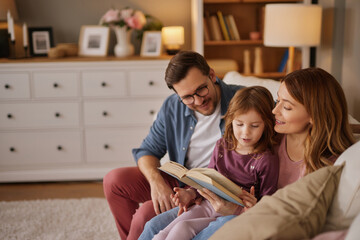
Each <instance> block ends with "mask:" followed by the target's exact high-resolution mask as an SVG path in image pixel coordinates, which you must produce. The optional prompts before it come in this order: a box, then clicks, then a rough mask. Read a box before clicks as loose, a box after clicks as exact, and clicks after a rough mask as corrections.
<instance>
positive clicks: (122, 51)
mask: <svg viewBox="0 0 360 240" xmlns="http://www.w3.org/2000/svg"><path fill="white" fill-rule="evenodd" d="M114 31H115V35H116V40H117V44H116V45H115V48H114V53H115V56H116V57H127V56H131V55H133V54H134V45H132V44H131V33H132V29H129V30H127V27H126V26H124V27H114Z"/></svg>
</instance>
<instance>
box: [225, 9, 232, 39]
mask: <svg viewBox="0 0 360 240" xmlns="http://www.w3.org/2000/svg"><path fill="white" fill-rule="evenodd" d="M224 20H225V24H226V28H227V30H228V33H229V38H230V40H235V37H234V32H233V29H232V28H231V25H230V20H229V15H224Z"/></svg>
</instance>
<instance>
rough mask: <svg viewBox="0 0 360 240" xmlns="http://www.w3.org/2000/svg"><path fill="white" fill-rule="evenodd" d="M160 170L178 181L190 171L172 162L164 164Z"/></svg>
mask: <svg viewBox="0 0 360 240" xmlns="http://www.w3.org/2000/svg"><path fill="white" fill-rule="evenodd" d="M159 169H160V170H162V171H164V172H166V173H168V174H170V175H172V176H173V177H176V178H177V179H180V178H182V177H183V176H185V174H186V172H187V171H188V169H187V168H186V167H184V166H183V165H181V164H179V163H177V162H172V161H170V162H166V163H164V164H163V165H162V166H161V167H159Z"/></svg>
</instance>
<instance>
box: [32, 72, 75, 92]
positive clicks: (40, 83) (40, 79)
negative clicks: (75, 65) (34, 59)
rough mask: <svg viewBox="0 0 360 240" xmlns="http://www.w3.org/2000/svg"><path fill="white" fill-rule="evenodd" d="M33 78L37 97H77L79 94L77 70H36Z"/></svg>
mask: <svg viewBox="0 0 360 240" xmlns="http://www.w3.org/2000/svg"><path fill="white" fill-rule="evenodd" d="M33 78H34V95H35V97H36V98H58V97H77V96H78V95H79V94H78V92H79V90H78V85H79V81H78V74H77V73H76V72H66V73H61V72H46V73H45V72H42V73H39V72H36V73H34V75H33Z"/></svg>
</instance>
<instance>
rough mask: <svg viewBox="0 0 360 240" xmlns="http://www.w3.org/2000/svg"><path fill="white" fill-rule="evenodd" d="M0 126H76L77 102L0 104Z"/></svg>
mask: <svg viewBox="0 0 360 240" xmlns="http://www.w3.org/2000/svg"><path fill="white" fill-rule="evenodd" d="M0 113H1V116H0V128H28V127H38V128H43V127H78V126H79V103H77V102H66V103H8V104H0Z"/></svg>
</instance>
